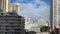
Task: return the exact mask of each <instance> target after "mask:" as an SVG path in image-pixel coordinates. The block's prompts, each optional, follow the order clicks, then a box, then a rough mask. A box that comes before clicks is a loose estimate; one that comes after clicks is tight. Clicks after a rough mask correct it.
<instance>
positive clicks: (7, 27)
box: [0, 10, 25, 34]
mask: <svg viewBox="0 0 60 34" xmlns="http://www.w3.org/2000/svg"><path fill="white" fill-rule="evenodd" d="M3 12H4V11H2V10H0V34H24V25H25V24H24V23H25V19H24V17H22V16H18V15H17V14H16V13H11V12H8V13H3Z"/></svg>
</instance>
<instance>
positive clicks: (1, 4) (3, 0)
mask: <svg viewBox="0 0 60 34" xmlns="http://www.w3.org/2000/svg"><path fill="white" fill-rule="evenodd" d="M9 5H10V0H0V8H1V9H2V10H3V11H4V12H8V10H9V8H10V7H9Z"/></svg>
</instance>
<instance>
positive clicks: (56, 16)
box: [51, 0, 60, 28]
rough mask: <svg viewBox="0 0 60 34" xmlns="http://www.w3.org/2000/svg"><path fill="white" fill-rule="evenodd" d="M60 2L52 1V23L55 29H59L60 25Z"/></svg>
mask: <svg viewBox="0 0 60 34" xmlns="http://www.w3.org/2000/svg"><path fill="white" fill-rule="evenodd" d="M59 5H60V0H52V5H51V6H52V7H51V11H52V16H51V17H52V21H53V22H51V24H52V26H51V27H52V28H54V27H59V25H60V23H59V20H60V14H59V13H60V12H59V11H60V9H59V8H60V7H59Z"/></svg>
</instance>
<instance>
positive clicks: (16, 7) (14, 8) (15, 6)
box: [10, 3, 20, 15]
mask: <svg viewBox="0 0 60 34" xmlns="http://www.w3.org/2000/svg"><path fill="white" fill-rule="evenodd" d="M10 11H16V13H17V14H18V15H20V4H19V3H13V4H11V6H10Z"/></svg>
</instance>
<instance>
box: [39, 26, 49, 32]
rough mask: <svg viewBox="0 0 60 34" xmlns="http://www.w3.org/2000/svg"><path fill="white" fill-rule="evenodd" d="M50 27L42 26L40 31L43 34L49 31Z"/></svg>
mask: <svg viewBox="0 0 60 34" xmlns="http://www.w3.org/2000/svg"><path fill="white" fill-rule="evenodd" d="M48 28H49V27H48V26H42V27H40V31H41V32H46V31H48Z"/></svg>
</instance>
